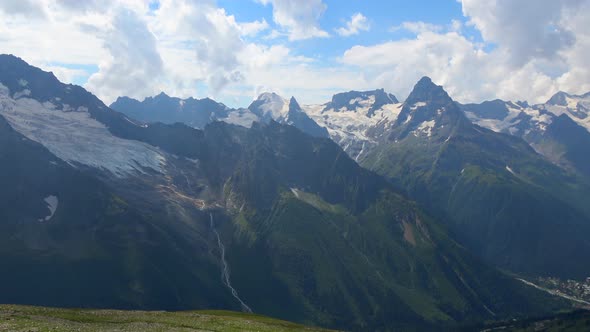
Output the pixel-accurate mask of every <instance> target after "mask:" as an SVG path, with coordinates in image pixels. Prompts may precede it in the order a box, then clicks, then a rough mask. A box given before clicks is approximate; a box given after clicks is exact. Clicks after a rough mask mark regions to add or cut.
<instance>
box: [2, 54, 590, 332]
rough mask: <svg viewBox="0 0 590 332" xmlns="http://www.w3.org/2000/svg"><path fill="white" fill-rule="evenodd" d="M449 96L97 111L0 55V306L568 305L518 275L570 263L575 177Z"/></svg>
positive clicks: (580, 232)
mask: <svg viewBox="0 0 590 332" xmlns="http://www.w3.org/2000/svg"><path fill="white" fill-rule="evenodd" d="M464 106H465V105H459V104H458V103H456V102H454V101H453V100H452V99H451V98H450V96H448V94H447V93H446V92H445V91H444V90H443V88H442V87H440V86H437V85H435V84H434V83H433V82H432V81H431V80H430V79H428V78H423V79H421V80H420V81H419V82H418V83H417V84H416V86H415V88H414V90H413V91H412V93H411V94H410V96H409V97H408V98H407V99H406V100H405V101H404V102H403V103H400V102H399V101H398V100H397V99H396V98H395V97H394V96H393V95H391V94H388V93H386V92H385V91H384V90H375V91H366V92H354V91H351V92H347V93H342V94H338V95H335V96H334V97H333V98H332V100H331V101H330V102H328V103H326V104H324V105H316V106H306V105H300V104H299V103H298V102H297V101H296V100H295V98H291V99H290V100H286V99H284V98H282V97H280V96H278V95H277V94H273V93H265V94H263V95H261V96H260V97H259V98H257V100H255V101H254V102H253V103H252V104H251V105H250V106H249V107H248V108H243V109H230V108H228V107H226V106H224V105H223V104H220V103H217V102H215V101H213V100H211V99H202V100H197V99H192V98H189V99H184V100H183V99H179V98H172V97H169V96H167V95H165V94H160V95H158V96H156V97H153V98H146V99H145V100H144V101H142V102H139V101H137V100H133V99H130V98H126V97H121V98H119V99H118V100H117V101H116V102H115V103H113V104H112V105H111V107H107V106H106V105H104V103H102V102H101V101H100V100H99V99H98V98H96V97H95V96H94V95H92V94H91V93H89V92H87V91H86V90H84V89H83V88H81V87H78V86H75V85H69V84H63V83H61V82H59V81H58V80H57V78H55V76H54V75H53V74H51V73H48V72H44V71H42V70H40V69H38V68H35V67H32V66H30V65H28V64H27V63H26V62H24V61H23V60H21V59H19V58H17V57H14V56H10V55H2V56H0V177H2V181H3V182H2V183H4V184H6V185H4V186H2V187H0V202H2V203H1V204H2V209H0V221H1V222H0V229H1V230H2V232H0V241H2V243H3V246H2V247H1V248H0V261H2V262H3V266H4V267H5V269H4V273H2V274H1V275H0V302H4V303H16V304H36V305H50V306H66V307H87V308H88V307H93V308H132V309H157V310H184V309H205V308H206V309H233V310H242V311H253V312H255V313H260V314H265V315H269V316H273V317H278V318H282V319H288V320H292V321H296V322H301V323H306V324H312V325H319V326H325V327H330V328H339V329H351V330H432V329H442V328H446V329H453V328H456V327H458V326H463V325H468V324H471V323H473V324H475V323H478V322H482V321H487V320H496V319H510V318H515V317H523V316H525V317H526V316H535V315H540V314H545V313H550V312H553V311H555V310H558V309H563V308H567V307H568V303H567V302H566V301H564V300H562V299H559V298H555V297H553V296H550V295H548V294H545V293H543V292H541V291H539V290H538V289H536V288H533V287H530V286H528V285H526V284H524V283H522V282H521V281H519V280H517V277H518V278H522V277H524V278H526V277H534V276H540V275H550V276H559V277H568V278H569V277H572V278H582V277H586V276H588V273H589V272H590V271H589V269H590V268H589V267H588V266H586V265H585V264H581V263H580V262H585V261H587V258H588V257H590V243H589V241H588V240H587V239H586V237H585V234H588V233H587V231H588V230H589V227H590V217H589V216H590V211H588V210H589V207H588V206H586V204H585V202H586V200H585V199H584V197H588V196H587V195H588V193H590V189H589V188H590V187H589V185H588V184H587V183H588V180H587V179H586V178H585V177H584V175H583V174H584V173H583V172H582V170H578V168H577V167H576V166H571V168H570V166H564V165H565V164H563V163H561V161H556V160H553V159H550V158H547V157H545V156H544V155H541V154H539V153H537V152H536V151H535V149H533V148H532V147H531V146H530V145H529V143H527V141H525V140H523V137H521V136H518V135H508V134H504V133H502V132H496V131H493V130H490V129H487V128H484V127H482V126H480V125H478V124H474V123H473V118H472V117H470V116H468V115H466V114H469V112H471V111H467V110H465V109H464ZM560 107H565V106H560ZM566 113H568V114H569V113H570V111H568V110H567V109H566V110H564V114H566ZM567 116H568V117H569V115H567ZM557 117H558V118H559V117H561V115H559V116H557ZM572 121H573V122H574V125H575V126H578V127H580V123H582V122H579V121H582V120H579V121H578V120H575V121H574V120H572ZM578 127H576V128H578ZM580 128H582V127H580ZM583 129H584V128H583ZM556 130H557V129H556ZM564 144H565V143H564ZM89 285H92V287H89Z"/></svg>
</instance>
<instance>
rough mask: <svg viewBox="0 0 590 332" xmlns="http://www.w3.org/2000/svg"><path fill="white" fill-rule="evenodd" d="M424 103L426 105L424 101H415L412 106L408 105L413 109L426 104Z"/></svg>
mask: <svg viewBox="0 0 590 332" xmlns="http://www.w3.org/2000/svg"><path fill="white" fill-rule="evenodd" d="M426 105H427V104H426V103H425V102H423V101H419V102H417V103H415V104H414V105H412V106H411V107H410V109H411V110H412V111H415V110H417V109H419V108H420V107H424V106H426Z"/></svg>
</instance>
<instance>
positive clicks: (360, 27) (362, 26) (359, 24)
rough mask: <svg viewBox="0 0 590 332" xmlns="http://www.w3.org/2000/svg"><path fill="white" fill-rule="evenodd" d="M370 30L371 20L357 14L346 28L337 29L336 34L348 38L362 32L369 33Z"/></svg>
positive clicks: (347, 23)
mask: <svg viewBox="0 0 590 332" xmlns="http://www.w3.org/2000/svg"><path fill="white" fill-rule="evenodd" d="M369 28H370V26H369V20H367V18H366V17H365V16H364V15H363V14H361V13H356V14H354V15H352V17H351V18H350V21H348V22H346V26H345V27H340V28H338V29H336V32H338V34H339V35H341V36H345V37H347V36H352V35H358V34H359V33H360V32H361V31H369Z"/></svg>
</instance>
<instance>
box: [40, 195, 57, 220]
mask: <svg viewBox="0 0 590 332" xmlns="http://www.w3.org/2000/svg"><path fill="white" fill-rule="evenodd" d="M43 200H44V201H45V203H46V204H47V208H48V209H49V215H48V216H46V217H45V218H41V219H39V221H40V222H44V221H49V220H51V218H53V215H54V214H55V211H56V210H57V206H58V205H59V199H57V196H53V195H50V196H47V197H45V199H43Z"/></svg>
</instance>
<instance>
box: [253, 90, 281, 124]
mask: <svg viewBox="0 0 590 332" xmlns="http://www.w3.org/2000/svg"><path fill="white" fill-rule="evenodd" d="M248 109H250V111H252V112H253V113H255V114H256V115H258V116H260V117H261V118H262V119H264V120H267V121H268V120H270V119H273V120H275V121H278V120H280V119H284V118H285V117H286V116H287V114H288V113H289V101H288V100H287V99H285V98H283V97H281V96H279V95H278V94H276V93H274V92H265V93H263V94H261V95H260V96H258V98H257V99H256V100H255V101H254V102H253V103H252V104H251V105H250V107H248Z"/></svg>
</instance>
